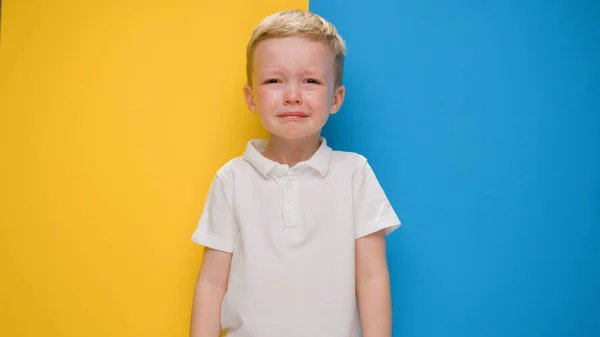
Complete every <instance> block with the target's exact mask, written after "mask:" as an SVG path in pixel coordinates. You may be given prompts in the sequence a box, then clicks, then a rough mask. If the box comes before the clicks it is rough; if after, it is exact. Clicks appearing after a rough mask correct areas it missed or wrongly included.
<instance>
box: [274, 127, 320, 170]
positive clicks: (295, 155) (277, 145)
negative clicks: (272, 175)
mask: <svg viewBox="0 0 600 337" xmlns="http://www.w3.org/2000/svg"><path fill="white" fill-rule="evenodd" d="M320 145H321V140H320V134H315V135H311V136H308V137H305V138H303V139H294V140H289V139H284V138H280V137H277V136H275V135H271V136H270V137H269V144H268V146H267V148H266V149H265V151H264V153H263V155H264V156H265V157H266V158H268V159H270V160H273V161H275V162H278V163H279V164H284V165H288V166H289V167H293V166H294V165H296V164H298V163H299V162H302V161H305V160H308V159H310V157H312V156H313V154H315V152H317V150H318V149H319V146H320Z"/></svg>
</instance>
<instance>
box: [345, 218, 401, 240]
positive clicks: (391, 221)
mask: <svg viewBox="0 0 600 337" xmlns="http://www.w3.org/2000/svg"><path fill="white" fill-rule="evenodd" d="M400 226H401V222H400V220H399V219H398V217H397V216H396V215H394V214H392V215H386V216H382V217H380V218H377V219H375V220H373V221H370V222H368V223H366V224H364V225H363V226H361V228H360V229H358V230H357V231H356V237H355V239H359V238H361V237H364V236H367V235H369V234H373V233H375V232H378V231H380V230H382V229H383V230H385V235H386V236H387V235H389V234H391V233H392V232H393V231H395V230H396V229H398V228H399V227H400Z"/></svg>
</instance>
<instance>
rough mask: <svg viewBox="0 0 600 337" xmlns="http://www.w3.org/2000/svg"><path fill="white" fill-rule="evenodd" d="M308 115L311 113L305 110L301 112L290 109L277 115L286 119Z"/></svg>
mask: <svg viewBox="0 0 600 337" xmlns="http://www.w3.org/2000/svg"><path fill="white" fill-rule="evenodd" d="M308 116H310V115H309V114H307V113H305V112H300V111H288V112H284V113H280V114H279V115H277V117H279V118H286V119H300V118H306V117H308Z"/></svg>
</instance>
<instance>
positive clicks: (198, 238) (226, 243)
mask: <svg viewBox="0 0 600 337" xmlns="http://www.w3.org/2000/svg"><path fill="white" fill-rule="evenodd" d="M192 241H193V242H195V243H197V244H199V245H202V246H204V247H208V248H212V249H216V250H221V251H224V252H227V253H233V246H234V242H233V241H230V240H228V239H225V238H221V237H217V236H213V235H210V234H207V233H204V232H200V231H196V232H194V234H193V235H192Z"/></svg>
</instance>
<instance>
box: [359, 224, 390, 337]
mask: <svg viewBox="0 0 600 337" xmlns="http://www.w3.org/2000/svg"><path fill="white" fill-rule="evenodd" d="M356 294H357V298H358V309H359V315H360V320H361V325H362V330H363V336H364V337H391V336H392V313H391V312H392V308H391V294H390V280H389V273H388V267H387V260H386V252H385V232H384V231H383V230H381V231H378V232H375V233H373V234H370V235H367V236H364V237H361V238H358V239H357V240H356Z"/></svg>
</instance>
